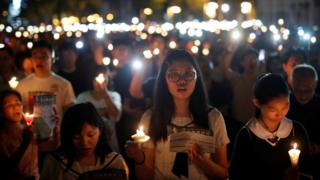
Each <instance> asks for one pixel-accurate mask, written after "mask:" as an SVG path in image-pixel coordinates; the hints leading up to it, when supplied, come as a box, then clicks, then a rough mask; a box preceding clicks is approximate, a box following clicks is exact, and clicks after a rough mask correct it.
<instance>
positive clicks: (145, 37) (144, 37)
mask: <svg viewBox="0 0 320 180" xmlns="http://www.w3.org/2000/svg"><path fill="white" fill-rule="evenodd" d="M140 37H141V39H143V40H146V39H147V38H148V34H147V33H142V34H141V36H140Z"/></svg>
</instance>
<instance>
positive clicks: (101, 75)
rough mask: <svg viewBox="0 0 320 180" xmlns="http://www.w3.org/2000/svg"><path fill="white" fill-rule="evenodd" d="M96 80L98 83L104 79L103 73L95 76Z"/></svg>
mask: <svg viewBox="0 0 320 180" xmlns="http://www.w3.org/2000/svg"><path fill="white" fill-rule="evenodd" d="M96 81H97V82H98V83H99V84H102V83H103V82H104V81H105V78H104V75H103V73H100V74H99V75H98V76H97V77H96Z"/></svg>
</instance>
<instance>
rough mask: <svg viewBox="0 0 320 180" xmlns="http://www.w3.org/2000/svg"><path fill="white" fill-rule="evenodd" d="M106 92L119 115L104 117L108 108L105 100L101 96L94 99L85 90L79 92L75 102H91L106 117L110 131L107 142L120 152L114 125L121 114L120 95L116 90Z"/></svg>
mask: <svg viewBox="0 0 320 180" xmlns="http://www.w3.org/2000/svg"><path fill="white" fill-rule="evenodd" d="M108 93H109V95H110V97H111V100H112V102H113V104H114V105H115V106H116V107H117V109H118V111H119V115H118V116H117V117H111V116H108V118H105V117H104V114H107V112H106V108H108V107H107V104H106V102H105V100H104V99H103V98H102V99H95V98H94V97H93V96H92V95H91V92H90V91H86V92H83V93H81V94H79V95H78V97H77V99H76V103H84V102H91V103H92V104H93V105H94V107H95V108H96V109H97V110H98V112H99V113H100V115H101V116H102V118H104V119H106V121H107V123H108V126H109V130H110V131H111V132H110V133H111V139H110V143H109V144H110V146H111V148H112V149H113V150H114V151H116V152H120V150H119V144H118V139H117V132H116V127H115V125H116V122H118V121H119V120H120V115H121V111H122V104H121V97H120V94H119V93H117V92H116V91H108Z"/></svg>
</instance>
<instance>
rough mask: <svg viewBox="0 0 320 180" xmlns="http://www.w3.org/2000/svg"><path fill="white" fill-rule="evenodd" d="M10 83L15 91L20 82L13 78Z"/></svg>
mask: <svg viewBox="0 0 320 180" xmlns="http://www.w3.org/2000/svg"><path fill="white" fill-rule="evenodd" d="M8 83H9V86H10V87H11V88H12V89H15V88H16V87H17V86H18V84H19V81H17V77H15V76H13V77H12V78H11V79H10V81H8Z"/></svg>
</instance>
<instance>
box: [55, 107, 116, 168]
mask: <svg viewBox="0 0 320 180" xmlns="http://www.w3.org/2000/svg"><path fill="white" fill-rule="evenodd" d="M60 151H61V152H63V153H65V155H66V157H67V158H68V159H69V160H70V161H69V163H70V164H72V163H73V162H72V161H73V160H74V159H75V158H81V157H83V156H85V155H96V156H98V157H100V158H101V160H103V159H104V156H105V155H106V154H107V153H109V152H110V151H111V150H110V148H109V146H108V144H107V136H106V131H105V124H104V122H103V120H102V118H101V117H100V115H99V114H98V112H97V110H96V109H95V107H94V106H93V105H92V104H91V103H83V104H76V105H74V106H72V107H70V108H69V109H68V110H67V111H66V113H65V115H64V117H63V121H62V125H61V146H60Z"/></svg>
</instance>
